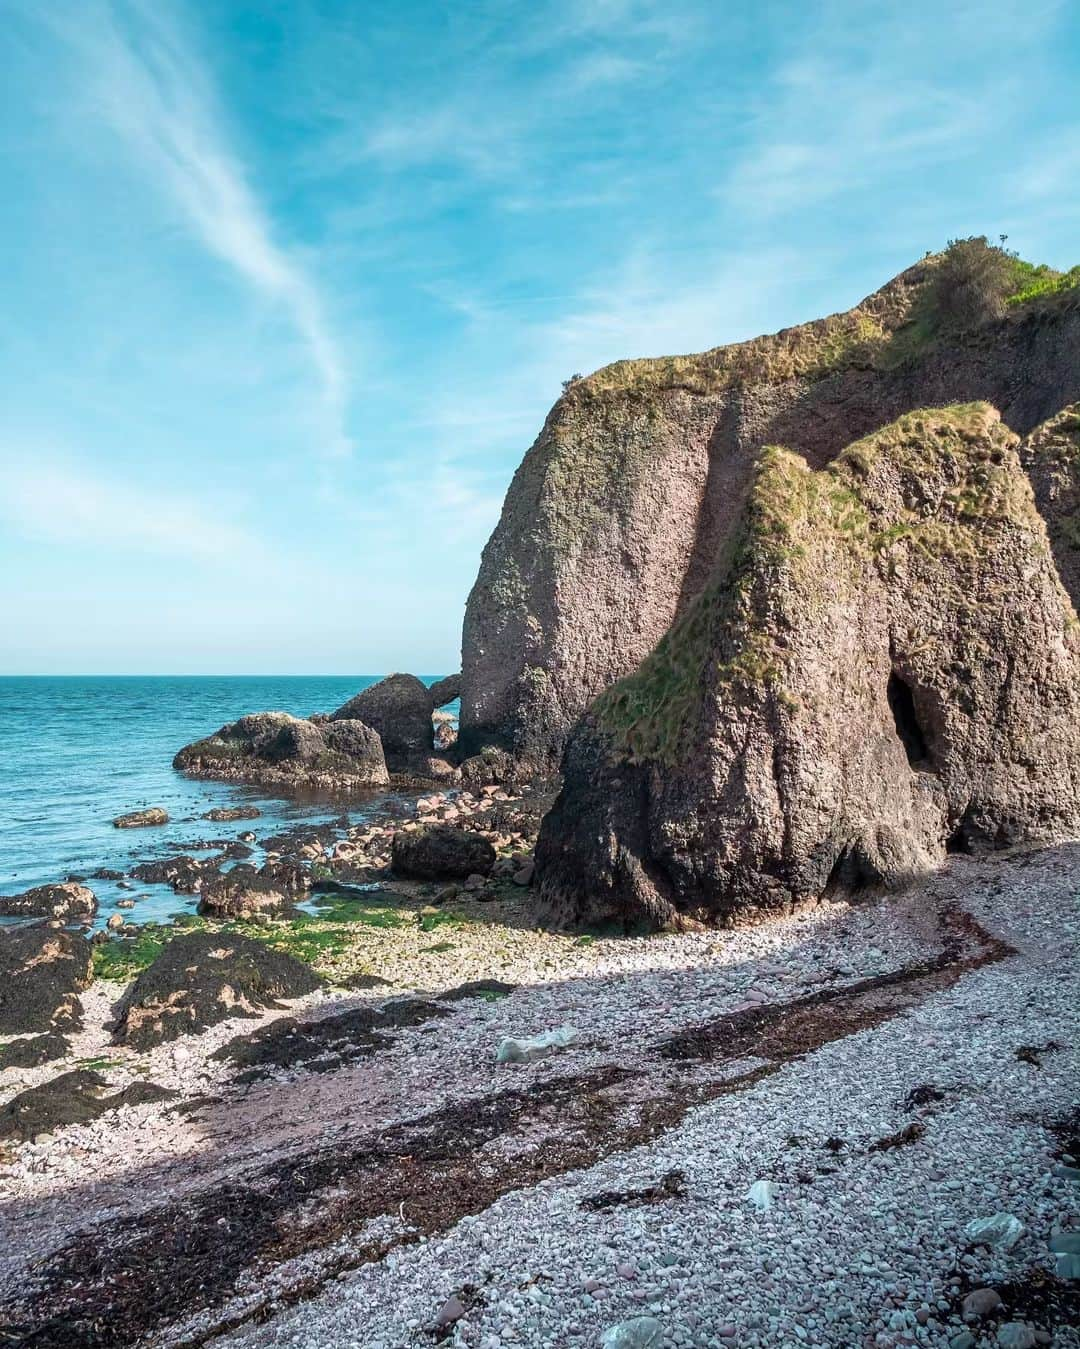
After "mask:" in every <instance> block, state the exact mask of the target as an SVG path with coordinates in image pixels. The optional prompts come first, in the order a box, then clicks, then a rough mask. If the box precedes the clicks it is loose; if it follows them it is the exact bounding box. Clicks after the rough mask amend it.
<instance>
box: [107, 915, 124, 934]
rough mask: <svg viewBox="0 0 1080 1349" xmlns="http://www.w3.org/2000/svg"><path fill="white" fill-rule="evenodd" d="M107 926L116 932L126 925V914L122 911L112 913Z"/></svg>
mask: <svg viewBox="0 0 1080 1349" xmlns="http://www.w3.org/2000/svg"><path fill="white" fill-rule="evenodd" d="M105 926H106V927H107V928H108V929H109V931H110V932H115V931H116V930H117V929H118V928H122V927H123V926H124V915H123V914H122V913H110V914H109V918H108V921H107V922H106V924H105Z"/></svg>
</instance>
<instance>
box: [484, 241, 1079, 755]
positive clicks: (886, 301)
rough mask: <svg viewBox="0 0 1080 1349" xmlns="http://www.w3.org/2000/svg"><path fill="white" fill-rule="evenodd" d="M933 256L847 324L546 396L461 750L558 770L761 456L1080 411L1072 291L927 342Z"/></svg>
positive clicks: (683, 605)
mask: <svg viewBox="0 0 1080 1349" xmlns="http://www.w3.org/2000/svg"><path fill="white" fill-rule="evenodd" d="M936 265H937V262H936V260H935V259H928V260H926V261H925V262H923V263H920V264H919V265H917V266H916V267H913V268H911V269H910V270H909V271H907V272H904V273H903V274H902V275H901V276H899V277H897V278H896V279H895V280H894V281H892V282H890V283H889V285H887V286H886V287H884V288H883V289H882V290H881V291H878V292H877V293H876V294H874V295H872V296H870V297H869V298H868V299H867V300H865V301H864V302H863V303H862V304H861V305H859V306H857V307H856V308H855V309H854V310H851V311H850V312H848V313H846V314H840V315H834V316H833V317H831V318H828V319H823V320H819V321H817V322H815V323H810V324H806V325H804V326H802V327H798V328H792V329H787V330H785V331H783V332H781V333H778V334H776V335H775V336H772V337H766V338H758V339H755V340H754V341H752V342H747V343H743V344H741V345H738V346H733V347H724V348H717V349H716V350H714V351H710V352H706V353H703V354H702V355H699V356H689V357H676V358H670V359H665V360H656V361H627V362H620V363H618V364H616V365H614V366H609V367H607V368H605V369H603V370H600V371H598V372H596V374H594V375H591V376H589V377H588V378H587V379H583V380H580V381H577V382H576V383H575V384H573V385H572V386H571V387H570V388H569V389H568V391H567V392H566V394H565V395H564V396H563V397H562V398H561V399H560V400H559V402H558V403H557V404H556V405H555V407H554V409H553V410H552V412H551V414H550V416H549V417H548V420H547V422H546V424H545V426H544V428H543V430H542V432H541V434H540V436H539V438H538V440H537V441H536V443H535V444H534V445H533V447H532V449H531V450H530V451H529V453H528V454H527V455H526V457H525V460H524V462H523V463H522V465H521V467H520V468H519V470H518V472H517V474H516V476H515V478H514V481H513V483H512V485H511V487H510V490H509V493H508V495H507V499H506V503H505V506H504V509H503V513H502V518H501V519H500V521H499V524H498V526H497V527H496V530H495V532H494V534H493V535H492V538H491V540H490V542H489V543H488V545H487V547H486V549H485V551H484V555H483V560H482V563H481V568H480V573H479V576H478V578H477V581H476V584H475V586H474V587H473V590H472V593H471V595H470V597H469V602H468V606H467V610H466V617H465V626H464V634H463V656H464V666H463V689H462V702H461V744H462V748H463V750H464V751H465V752H466V753H473V752H475V751H477V750H479V749H480V748H482V747H483V746H485V745H497V746H500V747H502V748H504V749H507V750H509V751H510V752H511V753H512V754H515V755H517V756H520V757H522V758H525V759H528V760H531V761H533V762H535V763H537V764H539V765H540V766H542V767H544V768H549V769H550V768H554V767H557V765H558V762H559V759H560V756H561V752H562V749H563V746H564V744H565V742H566V738H567V734H568V731H569V729H570V727H571V726H572V725H573V723H574V722H575V720H576V719H577V718H578V716H580V714H581V713H582V711H583V710H584V709H585V707H586V706H587V705H588V703H589V702H590V701H591V699H592V698H593V697H595V696H596V695H597V694H599V693H601V692H602V691H603V690H604V689H605V688H607V687H608V686H609V685H611V684H612V683H613V682H614V681H615V680H617V679H619V678H621V677H623V676H624V675H626V674H628V673H630V672H631V671H633V670H635V669H636V668H637V666H638V665H639V664H640V662H641V661H642V660H643V659H644V657H645V656H646V655H647V654H648V653H649V651H651V650H652V649H653V647H654V646H655V645H656V643H657V642H658V641H659V640H660V638H661V637H662V636H663V634H664V633H665V632H666V631H667V630H668V628H669V627H670V626H671V624H672V622H673V621H674V620H675V619H676V618H677V617H678V616H679V615H680V614H682V613H684V612H686V609H687V606H688V604H689V603H690V602H691V600H692V599H693V597H694V596H695V595H697V594H698V593H699V592H700V591H701V589H702V587H703V585H704V584H705V582H706V579H707V578H708V576H709V575H710V573H711V570H712V567H713V564H714V562H715V559H716V557H717V555H718V553H719V552H720V551H721V550H722V548H723V545H724V542H725V540H726V539H727V538H728V537H729V535H730V532H731V529H732V526H733V523H734V522H735V521H736V520H737V518H738V517H739V511H740V507H741V502H742V499H743V497H744V494H745V491H746V489H747V485H748V483H749V481H750V478H751V474H752V471H753V466H754V463H755V461H756V457H757V455H758V453H759V451H760V449H761V447H762V446H763V445H765V444H774V443H775V444H782V445H785V446H787V447H789V448H790V449H791V450H792V451H793V452H794V453H796V454H798V455H800V456H802V457H803V458H805V460H806V461H807V462H808V463H809V464H810V465H811V466H813V467H821V466H823V465H824V464H826V463H828V462H829V461H830V460H832V459H833V458H834V457H835V456H836V455H837V454H838V453H839V452H840V451H841V450H842V449H843V448H844V446H846V445H849V444H851V443H852V442H853V441H854V440H856V439H858V438H859V437H861V436H865V435H867V434H869V433H871V432H872V431H874V430H876V429H878V428H880V427H882V426H884V425H885V424H887V423H888V422H890V421H892V420H894V419H895V418H896V417H898V416H900V415H901V414H903V413H905V412H907V411H910V410H912V409H914V408H918V407H925V406H939V405H944V404H949V403H954V402H968V401H973V400H976V399H984V400H986V401H988V402H990V403H992V404H993V405H994V406H995V407H997V408H998V409H999V410H1000V411H1001V414H1002V416H1003V418H1004V420H1005V422H1006V424H1007V425H1008V426H1009V427H1011V428H1012V429H1013V430H1014V431H1017V432H1019V433H1020V434H1026V433H1027V432H1029V431H1030V430H1031V429H1032V428H1033V427H1034V426H1036V425H1037V424H1038V423H1040V422H1042V421H1043V420H1045V419H1046V418H1047V417H1049V416H1051V415H1052V414H1054V413H1056V412H1057V411H1058V410H1059V409H1060V408H1062V407H1063V406H1064V405H1065V404H1067V403H1070V402H1075V401H1077V400H1078V399H1080V296H1078V293H1077V292H1076V291H1073V292H1066V293H1065V294H1062V295H1058V296H1055V297H1053V298H1052V299H1047V300H1044V301H1040V302H1032V303H1029V304H1025V305H1021V306H1019V307H1017V308H1015V309H1014V310H1011V311H1010V312H1009V313H1008V314H1007V316H1006V317H1005V318H1003V319H1000V320H996V321H994V322H992V323H988V324H984V325H983V326H981V327H979V328H977V329H975V330H974V331H972V332H969V333H966V334H965V335H964V336H963V337H962V338H953V339H951V340H949V341H945V340H942V339H934V338H932V337H930V338H928V336H927V332H926V321H925V307H926V295H927V292H928V288H929V287H931V286H932V283H933V277H934V271H935V267H936Z"/></svg>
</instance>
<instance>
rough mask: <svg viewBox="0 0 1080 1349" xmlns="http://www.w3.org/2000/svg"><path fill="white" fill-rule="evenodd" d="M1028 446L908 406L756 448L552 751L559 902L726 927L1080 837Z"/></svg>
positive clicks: (547, 855)
mask: <svg viewBox="0 0 1080 1349" xmlns="http://www.w3.org/2000/svg"><path fill="white" fill-rule="evenodd" d="M1017 443H1018V442H1017V437H1016V436H1015V435H1014V434H1013V433H1012V432H1011V431H1009V430H1008V428H1007V427H1005V426H1004V425H1003V424H1002V422H1001V420H1000V418H999V416H998V414H997V413H996V412H995V410H994V409H993V408H991V407H989V406H987V405H986V404H970V405H962V406H956V407H949V408H944V409H931V410H922V411H918V412H913V413H911V414H909V415H907V416H904V417H901V418H900V419H899V420H898V421H896V422H895V423H893V424H892V425H890V426H888V427H885V428H883V429H882V430H881V431H879V432H878V433H876V434H875V435H873V436H871V437H868V438H865V439H863V440H861V441H859V442H857V443H856V444H854V445H852V446H851V447H850V448H849V449H848V450H847V451H846V452H845V453H843V454H841V455H839V456H838V457H837V458H836V459H835V460H834V462H832V463H830V464H828V465H827V466H826V467H824V468H823V469H819V470H815V469H812V468H811V467H810V466H809V465H807V464H806V462H805V460H803V459H802V458H801V457H800V456H798V455H795V454H792V453H790V452H788V451H785V450H780V449H767V450H765V451H763V452H762V453H761V454H760V455H759V457H758V463H757V467H756V471H755V476H754V479H753V482H752V485H751V487H750V490H749V493H748V496H747V498H746V501H745V504H744V508H743V511H742V514H741V518H740V521H739V526H738V529H737V531H735V532H734V534H733V542H732V543H730V544H729V546H728V549H727V550H726V552H725V554H724V556H723V557H722V558H721V560H720V561H719V563H718V565H717V568H716V571H715V573H714V575H713V576H712V577H711V578H710V580H709V582H708V583H707V584H706V585H705V586H704V587H703V589H702V591H701V592H700V594H699V595H698V596H697V597H696V598H695V600H694V601H693V602H692V603H691V604H690V605H689V606H688V608H687V611H686V613H685V614H684V615H683V617H682V618H681V619H679V620H678V621H677V622H676V623H675V624H674V625H673V627H672V629H671V631H670V632H669V633H668V634H667V635H666V636H665V637H664V638H663V639H662V640H661V642H660V643H659V644H658V646H657V648H656V650H655V651H654V652H653V653H652V654H651V655H650V656H649V657H648V658H646V660H645V661H644V662H643V663H642V665H641V668H640V669H639V670H638V672H637V673H636V674H634V675H631V676H629V677H628V678H626V679H624V680H623V681H621V682H620V683H618V684H616V685H615V686H614V687H613V688H612V689H610V690H609V691H608V692H606V693H604V694H602V695H601V696H600V698H599V699H597V700H596V702H595V703H594V705H593V707H592V708H591V710H590V712H589V714H588V715H587V716H586V717H585V719H584V720H583V722H582V723H581V725H580V726H579V727H578V729H577V731H576V732H575V735H574V737H573V738H572V740H571V743H570V745H569V748H568V750H567V754H566V758H565V760H564V774H565V782H564V787H563V792H562V795H561V796H560V798H559V801H558V802H557V803H556V805H555V807H554V809H553V810H552V812H551V814H550V815H549V816H548V818H547V819H546V820H545V822H544V826H543V828H542V830H541V835H540V841H539V844H538V847H537V854H536V860H537V880H538V883H539V887H540V892H541V897H542V899H543V901H544V903H545V904H546V906H547V910H548V913H549V916H550V917H552V918H553V919H557V920H560V919H561V920H567V919H569V920H571V921H575V922H581V921H587V922H596V921H604V920H608V919H620V920H623V921H627V922H640V921H649V922H652V923H654V924H662V923H676V924H678V923H685V922H696V921H705V922H717V921H719V922H727V921H732V920H734V919H735V918H738V917H749V916H753V915H754V914H757V913H761V912H768V911H775V910H783V909H786V908H789V907H791V906H792V905H794V904H796V903H799V902H801V901H806V900H810V899H816V898H819V897H820V896H822V895H823V894H852V893H858V892H860V891H862V890H865V889H868V888H874V887H879V886H894V885H898V884H902V883H904V882H905V881H907V880H909V879H911V878H913V877H915V876H917V875H919V874H921V873H924V872H926V871H927V870H929V869H931V868H932V867H933V866H935V865H936V864H938V863H939V862H940V861H941V860H942V859H943V858H944V856H945V854H946V852H947V851H948V850H950V849H952V850H962V851H969V850H975V849H981V848H986V847H1002V846H1009V845H1012V844H1016V843H1021V842H1024V841H1028V840H1035V839H1046V838H1052V837H1056V836H1061V835H1064V834H1067V833H1070V832H1074V831H1075V830H1076V829H1077V827H1080V807H1078V804H1077V801H1078V788H1080V720H1078V717H1080V636H1078V632H1077V625H1076V619H1075V615H1074V613H1073V610H1072V606H1071V605H1070V603H1069V600H1068V597H1067V595H1066V594H1065V592H1064V590H1063V588H1062V586H1061V583H1060V581H1059V580H1058V577H1057V573H1056V571H1055V569H1054V566H1053V562H1052V559H1051V557H1050V551H1049V547H1048V542H1047V535H1046V529H1045V527H1044V525H1043V523H1042V520H1041V518H1040V516H1039V514H1038V512H1037V510H1036V508H1035V502H1034V498H1033V495H1032V491H1031V488H1030V485H1029V483H1028V481H1027V479H1026V477H1025V475H1024V472H1023V469H1022V467H1021V465H1020V461H1019V458H1018V455H1017Z"/></svg>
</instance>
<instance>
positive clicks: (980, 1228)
mask: <svg viewBox="0 0 1080 1349" xmlns="http://www.w3.org/2000/svg"><path fill="white" fill-rule="evenodd" d="M964 1231H965V1233H966V1235H967V1238H968V1240H969V1241H974V1242H975V1243H976V1244H977V1245H980V1246H995V1247H998V1248H999V1249H1001V1250H1004V1251H1008V1250H1011V1249H1012V1248H1013V1247H1014V1246H1015V1245H1016V1243H1017V1242H1018V1241H1019V1240H1020V1238H1021V1237H1022V1236H1023V1234H1024V1224H1023V1223H1022V1222H1021V1221H1020V1219H1019V1218H1016V1217H1014V1216H1013V1215H1012V1214H1011V1213H994V1214H992V1215H991V1216H990V1217H989V1218H976V1219H975V1221H974V1222H970V1223H968V1225H967V1227H966V1228H965V1229H964Z"/></svg>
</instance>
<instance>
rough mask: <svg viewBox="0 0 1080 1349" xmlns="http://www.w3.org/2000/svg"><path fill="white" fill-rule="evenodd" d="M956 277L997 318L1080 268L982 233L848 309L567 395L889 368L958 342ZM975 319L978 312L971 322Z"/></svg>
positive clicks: (608, 370) (609, 371)
mask: <svg viewBox="0 0 1080 1349" xmlns="http://www.w3.org/2000/svg"><path fill="white" fill-rule="evenodd" d="M957 276H959V278H960V281H961V283H962V285H963V284H966V283H967V282H970V288H971V290H972V291H973V293H974V294H975V296H976V299H977V298H978V291H979V287H980V286H983V285H989V286H990V287H991V288H992V291H993V295H992V300H993V304H992V305H991V310H992V312H993V315H994V316H996V317H1000V316H1001V315H1002V314H1004V313H1006V312H1010V313H1016V312H1019V311H1022V310H1023V309H1024V307H1025V306H1028V305H1031V304H1033V303H1034V302H1037V301H1045V300H1052V299H1053V298H1054V297H1056V296H1060V295H1062V294H1064V293H1066V292H1070V291H1074V290H1077V289H1080V266H1077V267H1073V268H1071V269H1070V270H1069V271H1067V272H1059V271H1056V270H1055V269H1054V268H1052V267H1048V266H1046V265H1045V264H1036V263H1031V262H1027V261H1025V260H1024V259H1023V258H1020V257H1018V256H1017V255H1016V254H1014V253H1010V252H1007V251H1006V250H1005V249H1004V248H998V247H997V246H995V245H992V244H990V243H989V242H988V241H987V240H986V239H985V238H984V237H981V236H979V237H976V238H973V239H958V240H953V241H951V242H950V244H949V246H948V248H946V249H945V250H944V251H943V252H941V253H937V254H930V255H928V256H927V257H926V258H924V259H923V260H922V262H920V263H917V264H916V265H915V266H914V267H911V268H909V269H908V270H907V271H906V272H902V273H901V274H900V275H899V276H898V277H896V278H894V279H893V280H892V281H890V282H889V283H888V284H887V285H885V286H883V287H882V289H881V290H879V291H876V292H875V293H874V294H873V295H871V296H868V297H867V299H865V300H863V301H862V303H861V304H858V305H856V306H855V308H854V309H851V310H848V311H847V312H846V313H842V314H832V315H830V316H829V317H828V318H824V319H816V320H814V321H813V322H811V323H803V324H799V325H798V326H796V327H793V328H785V329H782V330H781V331H780V332H778V333H773V334H770V335H768V336H764V337H755V338H752V339H750V340H749V341H747V342H740V343H735V344H733V345H731V346H724V347H714V348H713V349H712V350H710V351H705V352H700V353H697V354H693V355H686V356H663V357H656V358H651V359H641V360H627V361H617V362H615V363H614V364H613V365H608V366H604V367H603V368H602V369H600V370H597V371H596V372H595V373H594V374H592V375H589V376H587V377H586V378H584V379H580V380H575V381H574V382H573V384H572V386H571V390H570V397H571V398H572V399H578V400H581V401H583V402H588V401H589V400H590V398H591V396H592V395H595V394H600V395H603V394H607V393H613V392H621V393H635V394H649V393H658V392H662V391H663V390H665V389H675V388H682V389H686V390H687V391H688V392H691V393H697V394H709V393H716V392H719V391H720V390H722V389H725V388H728V387H730V386H731V385H734V384H742V383H778V382H782V381H784V380H789V379H796V378H805V379H819V378H822V377H824V376H826V375H828V374H831V373H833V372H834V371H838V370H842V369H850V368H853V367H860V366H865V367H870V368H878V369H892V368H895V367H897V366H901V365H904V364H906V363H908V362H910V361H912V360H915V359H917V358H918V357H919V356H921V355H922V354H923V353H925V352H926V351H927V350H928V349H930V348H931V347H933V346H935V345H938V344H940V343H943V342H946V341H949V340H956V339H957V338H958V337H960V336H962V332H963V330H962V329H960V328H957V327H956V326H955V325H953V324H951V323H950V322H949V321H948V315H949V312H950V304H951V297H952V291H951V290H950V293H949V295H945V294H944V293H943V292H942V287H943V286H944V285H946V284H951V281H952V279H955V278H956V277H957ZM982 321H983V318H982V317H979V316H976V317H975V318H974V319H973V322H972V326H973V327H976V326H978V325H979V323H980V322H982Z"/></svg>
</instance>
